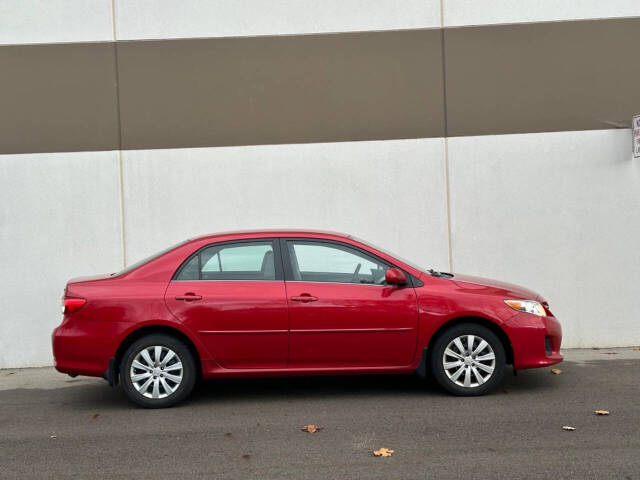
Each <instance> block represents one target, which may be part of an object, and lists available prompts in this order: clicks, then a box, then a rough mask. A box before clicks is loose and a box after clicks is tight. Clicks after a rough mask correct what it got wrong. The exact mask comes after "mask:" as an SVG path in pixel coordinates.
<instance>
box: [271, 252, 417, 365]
mask: <svg viewBox="0 0 640 480" xmlns="http://www.w3.org/2000/svg"><path fill="white" fill-rule="evenodd" d="M283 250H285V252H283V253H284V254H285V258H287V259H288V261H287V270H288V271H287V281H286V287H287V297H288V302H289V317H290V346H289V366H290V367H292V368H295V367H309V368H313V367H334V368H335V367H357V366H400V365H408V364H410V363H411V362H412V360H413V358H414V354H415V349H416V341H417V327H418V306H417V300H416V294H415V291H414V289H413V287H411V286H407V287H397V286H391V285H386V284H385V281H384V278H385V271H386V269H387V268H388V267H389V266H390V265H388V264H387V263H386V262H384V261H382V260H380V259H378V258H375V257H373V256H372V255H369V254H368V253H366V252H363V251H361V250H359V249H356V248H354V247H351V246H348V245H346V244H343V243H340V242H328V241H316V240H294V239H290V240H286V241H285V242H284V245H283Z"/></svg>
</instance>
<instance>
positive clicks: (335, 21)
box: [114, 0, 440, 40]
mask: <svg viewBox="0 0 640 480" xmlns="http://www.w3.org/2000/svg"><path fill="white" fill-rule="evenodd" d="M114 1H115V11H116V25H117V33H116V35H117V38H118V39H119V40H135V39H149V38H192V37H227V36H246V35H281V34H300V33H327V32H351V31H361V30H398V29H406V28H433V27H439V26H440V0H322V1H319V0H240V1H238V0H215V1H211V0H182V1H179V2H177V1H175V0H135V1H132V0H114ZM258 19H259V20H258Z"/></svg>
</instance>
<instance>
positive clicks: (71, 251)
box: [0, 152, 122, 368]
mask: <svg viewBox="0 0 640 480" xmlns="http://www.w3.org/2000/svg"><path fill="white" fill-rule="evenodd" d="M117 158H118V153H117V152H80V153H46V154H24V155H0V186H1V190H0V191H1V194H0V195H1V196H0V251H1V252H2V261H1V270H0V292H2V295H0V311H1V312H2V317H1V318H0V368H3V367H25V366H41V365H51V363H52V361H53V360H52V354H51V331H52V330H53V328H54V327H55V326H57V325H58V324H59V323H60V320H61V319H62V315H61V313H60V298H61V297H62V291H63V289H64V286H65V284H66V281H67V280H68V279H69V278H71V277H76V276H79V275H86V274H90V273H92V272H93V273H98V272H109V271H114V270H118V269H120V268H121V267H122V242H121V237H122V235H121V230H120V225H121V222H120V194H119V174H118V159H117Z"/></svg>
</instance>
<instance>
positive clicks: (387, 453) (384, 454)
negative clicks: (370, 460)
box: [373, 447, 394, 457]
mask: <svg viewBox="0 0 640 480" xmlns="http://www.w3.org/2000/svg"><path fill="white" fill-rule="evenodd" d="M393 452H394V451H393V450H390V449H388V448H385V447H382V448H381V449H380V450H374V451H373V454H374V455H375V456H376V457H390V456H391V455H393Z"/></svg>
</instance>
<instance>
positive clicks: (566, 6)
mask: <svg viewBox="0 0 640 480" xmlns="http://www.w3.org/2000/svg"><path fill="white" fill-rule="evenodd" d="M637 16H640V2H639V1H638V0H443V20H444V26H445V27H457V26H462V25H488V24H498V23H520V22H553V21H558V20H584V19H595V18H616V17H637Z"/></svg>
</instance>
